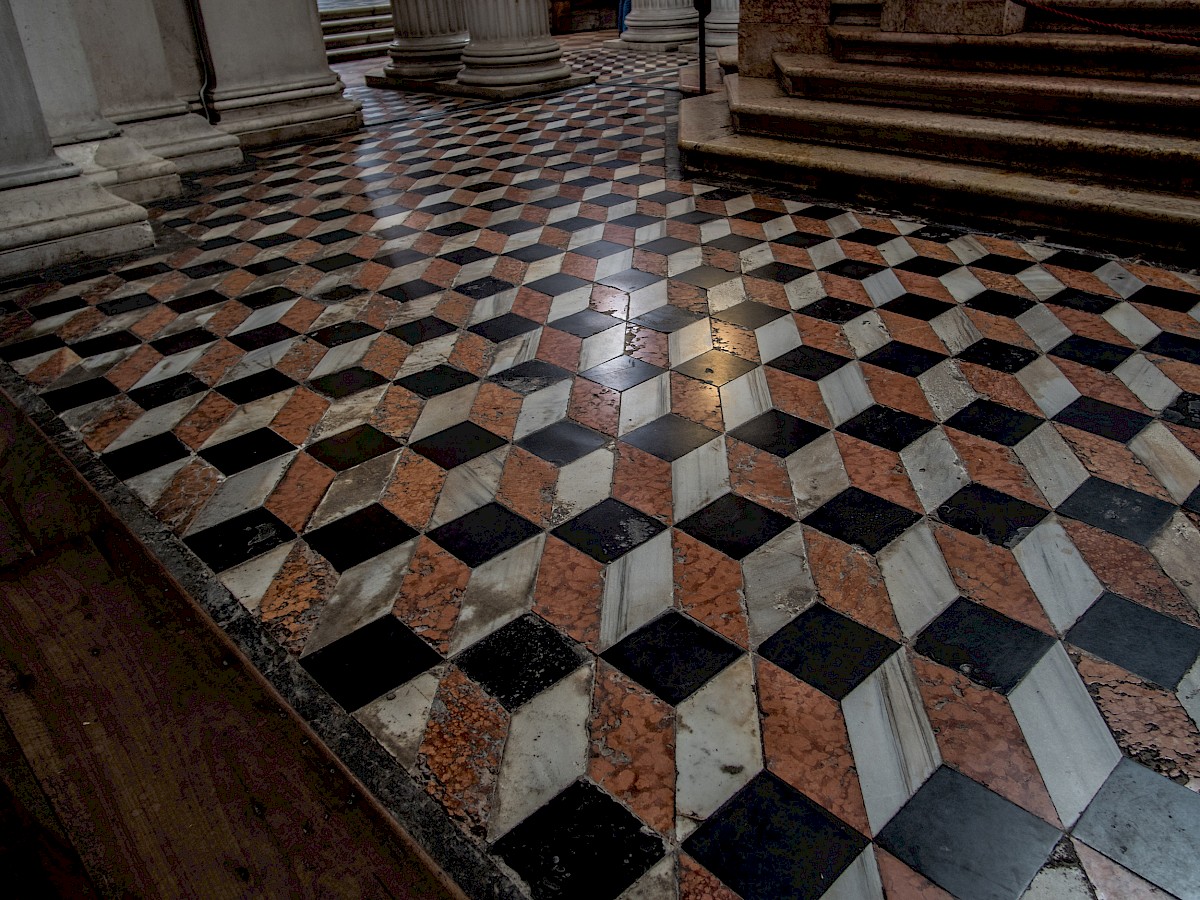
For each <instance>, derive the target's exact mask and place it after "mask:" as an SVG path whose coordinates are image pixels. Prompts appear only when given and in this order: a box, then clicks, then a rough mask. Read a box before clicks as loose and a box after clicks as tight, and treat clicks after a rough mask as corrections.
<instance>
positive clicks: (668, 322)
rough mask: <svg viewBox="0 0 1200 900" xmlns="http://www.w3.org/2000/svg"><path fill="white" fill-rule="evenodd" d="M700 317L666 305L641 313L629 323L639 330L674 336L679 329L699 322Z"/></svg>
mask: <svg viewBox="0 0 1200 900" xmlns="http://www.w3.org/2000/svg"><path fill="white" fill-rule="evenodd" d="M700 319H701V317H700V316H697V315H695V314H694V313H690V312H688V311H687V310H686V309H680V308H679V307H678V306H671V305H670V304H667V305H665V306H660V307H658V308H657V309H652V310H650V312H648V313H643V314H642V315H640V316H638V317H637V318H636V319H630V320H629V321H630V322H631V323H632V324H634V325H637V326H639V327H641V328H649V329H650V330H651V331H658V332H660V333H662V334H674V333H675V332H676V331H679V330H680V329H681V328H686V327H687V326H688V325H691V324H693V323H695V322H699V321H700Z"/></svg>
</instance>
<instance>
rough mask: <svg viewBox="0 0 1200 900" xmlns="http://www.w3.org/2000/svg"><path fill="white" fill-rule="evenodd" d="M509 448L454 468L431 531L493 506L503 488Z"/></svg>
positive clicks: (440, 497) (438, 505)
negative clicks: (475, 510) (501, 481)
mask: <svg viewBox="0 0 1200 900" xmlns="http://www.w3.org/2000/svg"><path fill="white" fill-rule="evenodd" d="M509 449H510V448H509V445H507V444H506V445H505V446H503V447H497V448H496V449H495V450H493V451H491V452H490V453H485V454H483V456H477V457H476V458H475V459H473V460H471V461H470V462H469V463H464V464H463V465H461V466H455V467H454V468H453V469H451V470H450V471H449V473H447V475H446V481H445V482H444V483H443V484H442V492H441V494H439V495H438V502H437V506H436V507H435V508H434V510H433V516H432V518H430V520H429V528H437V527H438V526H439V525H445V524H446V523H447V522H452V521H453V520H455V519H457V518H458V517H459V516H464V515H466V514H467V513H469V512H470V511H471V510H473V509H479V507H481V506H483V505H484V504H486V503H490V502H491V501H492V499H493V498H494V497H495V496H496V491H497V490H498V489H499V487H500V477H501V476H502V475H503V474H504V462H505V460H507V459H508V453H509Z"/></svg>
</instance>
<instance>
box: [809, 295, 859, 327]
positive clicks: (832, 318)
mask: <svg viewBox="0 0 1200 900" xmlns="http://www.w3.org/2000/svg"><path fill="white" fill-rule="evenodd" d="M870 311H871V307H869V306H863V305H862V304H861V303H851V302H850V301H849V300H839V299H838V298H837V297H823V298H822V299H820V300H818V301H817V302H816V303H810V304H808V306H805V307H802V308H801V309H799V310H797V312H799V313H800V314H801V315H805V316H812V317H813V318H814V319H821V320H823V321H825V322H833V323H834V324H835V325H845V324H846V323H847V322H849V321H850V320H851V319H857V318H858V317H859V316H861V315H863V313H867V312H870Z"/></svg>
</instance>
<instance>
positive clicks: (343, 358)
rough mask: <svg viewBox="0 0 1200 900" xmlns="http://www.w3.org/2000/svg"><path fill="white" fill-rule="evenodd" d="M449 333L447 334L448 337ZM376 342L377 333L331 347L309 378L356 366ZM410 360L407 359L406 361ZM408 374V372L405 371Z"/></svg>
mask: <svg viewBox="0 0 1200 900" xmlns="http://www.w3.org/2000/svg"><path fill="white" fill-rule="evenodd" d="M448 336H449V335H447V337H448ZM374 342H375V335H370V336H368V337H363V338H359V339H358V340H357V341H349V342H347V343H345V344H339V345H338V346H336V347H331V348H330V349H329V351H328V352H327V353H326V354H325V355H324V356H322V357H321V361H320V362H319V363H317V365H316V366H315V367H314V368H313V370H312V371H311V372H310V373H309V375H308V377H309V378H320V377H321V376H322V375H331V374H333V373H334V372H340V371H342V370H343V369H348V368H350V367H351V366H356V365H358V364H359V363H360V362H362V358H363V357H364V356H366V355H367V351H368V350H370V349H371V344H373V343H374ZM407 361H408V360H407V359H406V360H405V362H407ZM405 374H407V373H405Z"/></svg>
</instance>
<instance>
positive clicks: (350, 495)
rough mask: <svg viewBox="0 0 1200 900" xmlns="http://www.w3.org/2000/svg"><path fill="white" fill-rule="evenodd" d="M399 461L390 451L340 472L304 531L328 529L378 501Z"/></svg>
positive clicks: (397, 456)
mask: <svg viewBox="0 0 1200 900" xmlns="http://www.w3.org/2000/svg"><path fill="white" fill-rule="evenodd" d="M399 457H400V451H399V450H393V451H392V452H391V453H384V454H382V455H380V456H377V457H375V458H374V459H369V460H367V461H366V462H365V463H361V464H359V465H357V466H352V467H351V468H349V469H347V470H346V471H344V472H339V473H338V474H337V475H336V476H334V479H333V481H332V482H330V484H329V489H328V490H326V491H325V496H324V497H323V498H321V502H320V504H319V505H318V506H317V508H316V509H315V510H313V514H312V517H311V518H310V519H309V520H308V526H307V529H306V530H312V529H314V528H320V527H321V526H322V525H328V524H329V523H330V522H332V521H334V520H336V519H340V518H342V517H343V516H347V515H349V514H350V513H352V512H354V511H355V510H359V509H362V508H364V507H366V506H370V505H371V504H372V503H374V502H375V501H377V500H378V499H379V497H380V495H382V494H383V489H384V488H385V487H387V484H388V482H389V481H391V478H392V470H393V469H394V468H396V460H397V459H398V458H399Z"/></svg>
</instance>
